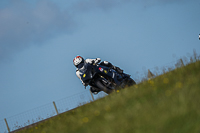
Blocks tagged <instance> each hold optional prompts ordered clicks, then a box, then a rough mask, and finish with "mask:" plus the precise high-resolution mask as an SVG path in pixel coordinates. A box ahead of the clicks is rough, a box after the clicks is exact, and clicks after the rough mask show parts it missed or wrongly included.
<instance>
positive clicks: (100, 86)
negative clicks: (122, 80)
mask: <svg viewBox="0 0 200 133" xmlns="http://www.w3.org/2000/svg"><path fill="white" fill-rule="evenodd" d="M95 84H96V86H97V87H98V88H99V89H100V90H101V91H104V92H105V93H107V94H110V93H111V92H112V91H113V90H111V89H109V88H107V87H106V86H104V85H103V84H102V83H101V81H99V80H97V81H96V82H95Z"/></svg>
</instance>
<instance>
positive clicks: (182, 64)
mask: <svg viewBox="0 0 200 133" xmlns="http://www.w3.org/2000/svg"><path fill="white" fill-rule="evenodd" d="M180 62H181V66H182V67H183V66H184V63H183V60H182V59H180Z"/></svg>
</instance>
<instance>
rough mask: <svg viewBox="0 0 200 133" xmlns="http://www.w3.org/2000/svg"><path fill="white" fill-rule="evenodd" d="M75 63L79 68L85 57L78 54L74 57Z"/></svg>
mask: <svg viewBox="0 0 200 133" xmlns="http://www.w3.org/2000/svg"><path fill="white" fill-rule="evenodd" d="M73 63H74V66H75V67H77V68H78V65H79V64H82V63H84V59H83V57H81V56H76V57H75V58H74V59H73Z"/></svg>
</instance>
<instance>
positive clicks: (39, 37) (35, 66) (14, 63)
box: [0, 0, 200, 120]
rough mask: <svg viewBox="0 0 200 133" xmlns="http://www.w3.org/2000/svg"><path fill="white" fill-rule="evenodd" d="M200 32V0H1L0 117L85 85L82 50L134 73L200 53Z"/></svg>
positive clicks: (22, 110)
mask: <svg viewBox="0 0 200 133" xmlns="http://www.w3.org/2000/svg"><path fill="white" fill-rule="evenodd" d="M199 33H200V1H199V0H190V1H188V0H140V1H138V0H67V1H66V0H59V1H58V0H32V1H30V0H1V1H0V108H1V109H0V120H3V119H4V118H7V117H10V116H13V115H16V114H18V113H21V112H24V111H26V110H30V109H32V108H36V107H39V106H42V105H44V104H47V103H51V102H52V101H55V100H59V99H62V98H65V97H68V96H71V95H74V94H76V93H79V92H82V91H84V86H82V84H81V82H80V80H79V79H78V78H77V77H76V75H75V70H76V69H75V67H74V66H73V62H72V61H73V58H74V57H75V56H77V55H81V56H83V57H84V58H97V57H99V58H101V59H102V60H106V61H110V62H111V63H113V64H114V65H116V66H119V67H120V68H122V69H123V70H124V71H125V73H128V74H130V75H132V78H133V79H134V78H136V76H134V75H135V74H136V73H137V72H139V73H143V72H144V71H145V70H147V69H151V68H154V67H162V66H164V65H165V64H167V63H170V62H174V61H176V60H177V59H179V58H182V57H184V56H191V55H192V54H193V50H194V49H195V50H196V52H197V53H198V54H200V41H199V39H198V35H199ZM88 89H89V87H88Z"/></svg>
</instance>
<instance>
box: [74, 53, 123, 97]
mask: <svg viewBox="0 0 200 133" xmlns="http://www.w3.org/2000/svg"><path fill="white" fill-rule="evenodd" d="M99 62H101V59H100V58H96V59H86V60H84V58H83V57H81V56H76V57H75V58H74V59H73V64H74V66H75V67H76V76H77V77H78V78H79V79H80V80H81V76H80V75H81V73H80V71H79V69H80V67H81V65H83V64H84V63H89V64H93V63H95V64H98V63H99ZM100 65H102V66H107V67H109V68H111V69H114V70H115V71H116V72H118V73H119V74H122V73H123V70H122V69H120V68H119V67H116V66H113V65H112V64H111V63H110V62H108V61H103V62H101V63H100ZM81 82H82V84H83V85H84V86H87V84H85V83H84V82H83V81H82V80H81ZM90 90H91V92H93V93H95V92H96V93H98V89H97V88H94V87H90Z"/></svg>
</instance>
